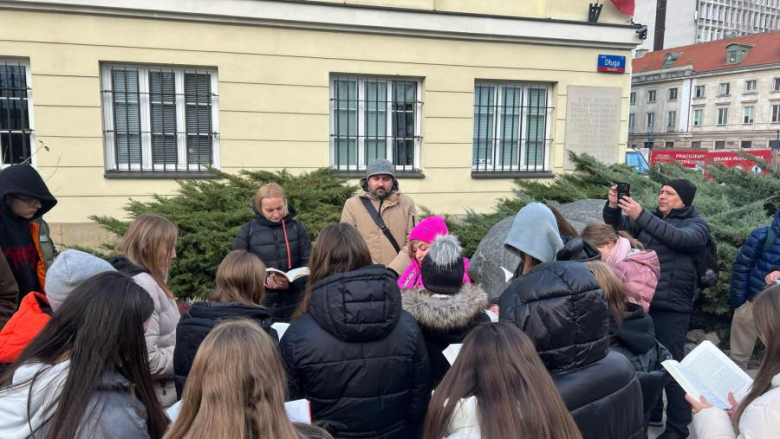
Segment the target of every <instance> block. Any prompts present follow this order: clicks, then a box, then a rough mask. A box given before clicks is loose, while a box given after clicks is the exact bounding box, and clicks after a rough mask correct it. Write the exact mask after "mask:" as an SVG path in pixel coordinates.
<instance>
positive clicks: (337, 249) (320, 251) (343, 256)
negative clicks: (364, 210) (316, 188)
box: [293, 223, 371, 320]
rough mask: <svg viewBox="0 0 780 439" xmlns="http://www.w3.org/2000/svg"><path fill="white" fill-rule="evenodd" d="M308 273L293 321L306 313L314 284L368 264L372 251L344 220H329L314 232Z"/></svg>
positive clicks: (355, 230) (369, 263) (354, 229)
mask: <svg viewBox="0 0 780 439" xmlns="http://www.w3.org/2000/svg"><path fill="white" fill-rule="evenodd" d="M309 263H310V269H311V274H310V275H309V283H308V284H307V285H306V291H304V294H303V299H301V303H300V305H298V309H297V310H295V314H294V315H293V320H295V319H298V318H300V317H301V316H303V315H304V314H307V313H308V312H309V302H311V294H312V289H313V287H314V284H316V283H317V282H319V281H320V280H322V279H325V278H326V277H328V276H330V275H332V274H336V273H346V272H348V271H353V270H357V269H358V268H361V267H365V266H366V265H371V252H370V251H368V246H366V241H365V240H364V239H363V237H362V236H361V235H360V233H359V232H358V231H357V229H356V228H355V227H354V226H353V225H351V224H346V223H332V224H328V225H327V226H325V228H324V229H322V230H321V231H320V234H319V235H317V242H316V243H315V245H314V250H312V252H311V259H310V261H309Z"/></svg>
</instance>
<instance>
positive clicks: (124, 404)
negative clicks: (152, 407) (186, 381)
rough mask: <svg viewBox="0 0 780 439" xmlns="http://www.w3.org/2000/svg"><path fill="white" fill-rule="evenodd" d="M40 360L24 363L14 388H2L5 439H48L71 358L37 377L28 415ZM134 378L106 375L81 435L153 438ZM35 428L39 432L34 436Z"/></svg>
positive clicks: (0, 433) (0, 429) (87, 438)
mask: <svg viewBox="0 0 780 439" xmlns="http://www.w3.org/2000/svg"><path fill="white" fill-rule="evenodd" d="M42 367H44V365H43V364H41V363H31V364H25V365H23V366H21V367H20V368H19V369H18V370H17V371H16V373H14V377H13V382H14V384H21V386H20V387H17V388H14V389H5V390H2V391H0V419H2V420H3V422H2V423H0V437H2V438H3V439H23V438H24V439H26V438H30V437H33V438H44V437H46V435H47V434H48V432H49V423H50V422H51V418H52V417H53V415H54V412H55V410H56V408H57V403H58V402H59V398H60V393H61V392H62V388H63V386H64V384H65V380H66V378H67V375H68V368H69V367H70V361H63V362H62V363H59V364H56V365H54V366H51V367H48V368H47V369H46V370H45V371H43V372H42V373H41V374H40V375H39V376H38V377H37V378H36V380H35V384H34V386H33V389H32V395H33V397H32V400H30V401H29V403H30V413H31V416H28V412H27V405H28V394H29V391H30V387H29V385H24V384H23V383H25V382H27V381H28V380H30V379H31V378H32V377H33V376H34V375H35V374H36V373H37V372H38V371H40V370H41V368H42ZM131 388H132V386H131V385H130V382H129V381H128V380H127V379H126V378H125V377H123V376H121V375H119V374H116V373H107V374H105V375H104V376H103V377H102V378H101V380H100V382H99V383H98V386H97V389H96V390H95V391H94V392H93V393H92V395H91V396H90V399H89V403H88V404H87V408H86V411H85V414H84V417H83V419H82V421H81V426H80V428H79V431H78V433H77V434H76V438H77V439H103V438H105V439H109V438H110V439H134V438H139V439H143V438H148V437H149V433H148V431H147V428H146V409H145V407H144V406H143V404H142V403H141V402H140V400H138V398H137V397H136V396H135V395H134V394H133V391H132V389H131ZM31 427H32V429H33V431H34V432H35V433H34V434H31V432H30V428H31Z"/></svg>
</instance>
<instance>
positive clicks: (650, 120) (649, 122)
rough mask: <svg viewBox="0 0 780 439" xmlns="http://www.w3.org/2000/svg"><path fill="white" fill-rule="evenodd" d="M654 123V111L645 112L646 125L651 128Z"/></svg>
mask: <svg viewBox="0 0 780 439" xmlns="http://www.w3.org/2000/svg"><path fill="white" fill-rule="evenodd" d="M653 125H655V113H647V127H648V128H652V127H653Z"/></svg>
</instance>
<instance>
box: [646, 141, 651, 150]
mask: <svg viewBox="0 0 780 439" xmlns="http://www.w3.org/2000/svg"><path fill="white" fill-rule="evenodd" d="M645 148H647V149H652V148H653V142H645Z"/></svg>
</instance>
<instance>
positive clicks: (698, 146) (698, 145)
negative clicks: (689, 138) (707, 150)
mask: <svg viewBox="0 0 780 439" xmlns="http://www.w3.org/2000/svg"><path fill="white" fill-rule="evenodd" d="M691 148H701V141H696V142H691Z"/></svg>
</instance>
